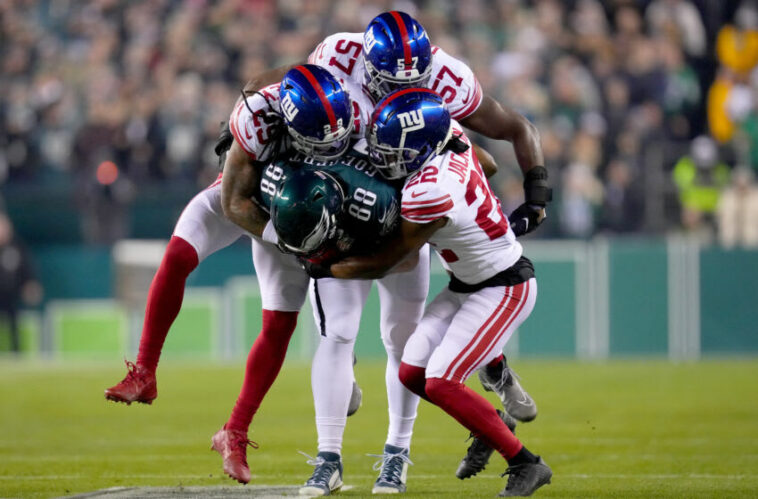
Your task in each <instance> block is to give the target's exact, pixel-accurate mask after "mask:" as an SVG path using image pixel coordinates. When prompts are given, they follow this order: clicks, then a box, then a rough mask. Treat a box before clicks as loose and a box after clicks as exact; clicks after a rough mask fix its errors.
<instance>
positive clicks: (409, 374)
mask: <svg viewBox="0 0 758 499" xmlns="http://www.w3.org/2000/svg"><path fill="white" fill-rule="evenodd" d="M398 377H399V378H400V381H401V382H402V383H403V385H404V386H405V387H406V388H407V389H408V390H410V391H412V392H413V393H415V394H416V395H418V396H419V397H421V398H422V399H424V400H426V401H427V402H431V403H434V402H432V401H431V400H430V399H429V396H428V395H427V394H426V388H425V387H426V369H424V368H423V367H416V366H412V365H410V364H406V363H405V362H401V363H400V369H399V370H398Z"/></svg>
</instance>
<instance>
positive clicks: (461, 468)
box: [455, 410, 516, 480]
mask: <svg viewBox="0 0 758 499" xmlns="http://www.w3.org/2000/svg"><path fill="white" fill-rule="evenodd" d="M497 414H498V416H500V419H502V420H503V423H505V424H506V426H507V427H508V429H509V430H511V433H516V420H515V419H513V418H512V417H511V416H510V415H509V414H508V413H507V412H503V411H501V410H498V411H497ZM469 438H472V439H473V440H472V442H471V445H469V447H468V449H467V450H466V455H465V456H464V458H463V459H462V460H461V464H459V465H458V469H457V470H456V471H455V476H457V477H458V478H460V479H461V480H464V479H466V478H470V477H472V476H474V475H476V474H477V473H479V472H480V471H482V470H483V469H484V468H485V467H486V466H487V463H488V462H489V460H490V456H491V455H492V453H493V452H494V449H493V448H492V447H490V446H489V445H487V444H485V443H484V442H483V441H481V440H480V439H478V438H477V437H475V436H474V434H473V433H471V434H470V435H469Z"/></svg>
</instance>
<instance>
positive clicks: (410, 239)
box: [329, 217, 447, 279]
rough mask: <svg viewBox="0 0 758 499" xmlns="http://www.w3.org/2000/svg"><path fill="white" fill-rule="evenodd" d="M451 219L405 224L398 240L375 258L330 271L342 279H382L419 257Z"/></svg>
mask: <svg viewBox="0 0 758 499" xmlns="http://www.w3.org/2000/svg"><path fill="white" fill-rule="evenodd" d="M446 222H447V218H444V217H443V218H439V219H437V220H435V221H433V222H429V223H425V224H419V223H413V222H409V221H407V220H402V221H401V224H400V231H399V233H398V235H397V236H395V237H393V238H392V239H390V240H389V241H387V242H386V243H385V244H384V245H382V247H381V248H380V249H379V250H378V251H377V252H376V253H374V254H372V255H367V256H352V257H348V258H345V259H343V260H340V261H338V262H336V263H333V264H332V265H331V266H330V267H329V270H330V271H331V272H330V273H331V275H332V276H333V277H336V278H338V279H378V278H381V277H384V276H385V275H387V274H389V273H390V272H391V271H392V270H393V269H394V268H395V267H397V266H399V265H402V264H403V261H404V260H405V259H406V258H408V257H410V258H413V256H414V255H417V254H418V251H419V249H421V247H422V246H423V245H424V244H425V243H426V242H427V241H428V240H429V238H430V237H432V234H434V233H435V232H436V231H437V230H438V229H440V228H441V227H443V226H444V225H445V223H446Z"/></svg>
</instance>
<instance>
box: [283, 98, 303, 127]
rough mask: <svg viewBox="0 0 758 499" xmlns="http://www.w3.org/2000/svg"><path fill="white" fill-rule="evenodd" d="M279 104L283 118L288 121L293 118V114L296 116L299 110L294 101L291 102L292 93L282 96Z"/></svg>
mask: <svg viewBox="0 0 758 499" xmlns="http://www.w3.org/2000/svg"><path fill="white" fill-rule="evenodd" d="M279 106H280V107H281V109H282V114H284V118H285V119H286V120H287V121H290V122H291V121H292V120H294V119H295V116H297V113H298V112H300V110H299V109H298V108H297V107H296V106H295V103H294V102H292V95H290V94H287V95H285V96H284V98H283V99H282V100H281V103H280V104H279Z"/></svg>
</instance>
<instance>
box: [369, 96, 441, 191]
mask: <svg viewBox="0 0 758 499" xmlns="http://www.w3.org/2000/svg"><path fill="white" fill-rule="evenodd" d="M452 132H453V128H452V121H451V119H450V113H449V112H448V110H447V109H446V108H445V106H444V103H443V101H442V98H441V97H440V96H439V95H437V94H436V93H434V92H432V91H431V90H428V89H425V88H415V89H405V90H398V91H396V92H393V93H392V94H390V95H388V96H387V97H385V98H384V99H382V100H381V101H380V102H379V103H378V104H377V106H376V109H375V110H374V114H373V116H372V117H371V127H370V128H369V133H368V148H369V160H370V161H371V163H372V164H373V165H374V167H375V168H376V169H377V170H378V171H379V172H380V173H381V174H382V175H383V176H384V177H385V178H387V179H390V180H393V179H399V178H403V177H406V176H408V175H410V174H411V173H413V172H415V171H416V170H418V169H420V168H422V167H424V166H425V165H426V163H427V162H428V161H430V160H431V159H433V157H434V156H436V155H437V154H440V153H441V152H442V150H443V149H444V147H445V145H446V144H447V142H448V140H449V139H450V137H451V136H452Z"/></svg>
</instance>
